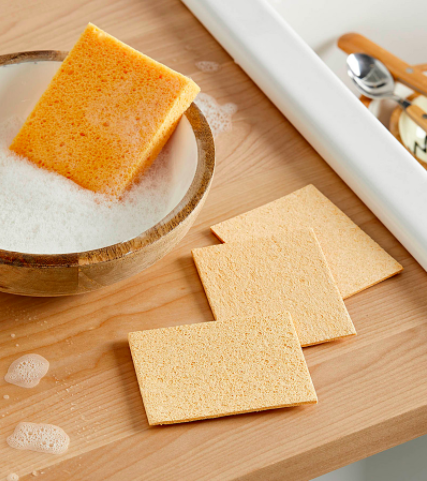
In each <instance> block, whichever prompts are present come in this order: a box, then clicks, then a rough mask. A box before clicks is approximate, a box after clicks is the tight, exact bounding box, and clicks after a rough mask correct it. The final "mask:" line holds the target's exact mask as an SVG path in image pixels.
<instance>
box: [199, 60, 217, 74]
mask: <svg viewBox="0 0 427 481" xmlns="http://www.w3.org/2000/svg"><path fill="white" fill-rule="evenodd" d="M196 67H197V68H198V69H199V70H201V71H202V72H216V71H217V70H219V63H216V62H210V61H208V60H202V61H200V62H196Z"/></svg>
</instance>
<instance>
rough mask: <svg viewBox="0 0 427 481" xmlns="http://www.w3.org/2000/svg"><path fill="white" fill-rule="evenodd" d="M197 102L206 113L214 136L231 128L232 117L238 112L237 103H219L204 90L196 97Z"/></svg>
mask: <svg viewBox="0 0 427 481" xmlns="http://www.w3.org/2000/svg"><path fill="white" fill-rule="evenodd" d="M196 104H197V105H198V106H199V107H200V110H201V111H202V112H203V113H204V115H205V117H206V120H207V121H208V123H209V126H210V128H211V130H212V133H213V135H214V137H217V136H218V135H219V134H221V133H222V132H227V131H229V130H231V126H232V122H231V118H232V116H233V115H234V114H235V113H236V112H237V105H236V104H233V103H227V104H224V105H219V103H218V102H217V101H216V100H215V99H214V98H213V97H212V96H211V95H208V94H205V93H203V92H202V93H200V94H199V95H198V96H197V97H196Z"/></svg>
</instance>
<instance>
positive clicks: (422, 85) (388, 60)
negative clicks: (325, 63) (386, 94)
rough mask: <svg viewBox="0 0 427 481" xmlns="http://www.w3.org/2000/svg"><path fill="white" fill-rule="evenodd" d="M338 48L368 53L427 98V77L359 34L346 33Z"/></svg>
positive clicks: (402, 81)
mask: <svg viewBox="0 0 427 481" xmlns="http://www.w3.org/2000/svg"><path fill="white" fill-rule="evenodd" d="M338 47H339V48H340V49H341V50H343V51H344V52H346V53H348V54H350V53H366V54H367V55H372V57H375V58H377V59H378V60H381V62H382V63H383V64H384V65H385V66H386V67H387V68H388V69H389V70H390V72H391V74H392V75H393V77H394V78H395V79H396V80H398V81H399V82H401V83H403V84H405V85H407V86H408V87H410V88H412V89H414V90H416V91H417V92H420V93H421V94H423V95H426V96H427V77H426V76H425V75H423V74H422V73H421V72H420V71H419V70H417V69H415V68H414V67H412V66H411V65H409V64H407V63H406V62H404V61H403V60H401V59H400V58H398V57H396V56H395V55H393V54H392V53H390V52H388V51H387V50H385V49H383V48H382V47H380V46H379V45H377V44H376V43H374V42H371V40H369V39H368V38H366V37H364V36H363V35H359V34H358V33H346V34H345V35H342V36H341V37H340V38H339V39H338Z"/></svg>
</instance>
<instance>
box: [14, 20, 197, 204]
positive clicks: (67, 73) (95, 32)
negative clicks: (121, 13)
mask: <svg viewBox="0 0 427 481" xmlns="http://www.w3.org/2000/svg"><path fill="white" fill-rule="evenodd" d="M199 90H200V89H199V87H198V86H197V85H196V84H195V83H194V82H193V81H192V80H191V79H189V78H187V77H184V76H183V75H181V74H179V73H177V72H175V71H173V70H171V69H170V68H168V67H165V66H164V65H162V64H160V63H158V62H156V61H154V60H152V59H151V58H149V57H147V56H145V55H143V54H142V53H140V52H137V51H136V50H134V49H133V48H131V47H129V46H127V45H125V44H123V43H122V42H120V41H119V40H117V39H116V38H114V37H112V36H110V35H108V34H107V33H105V32H103V31H102V30H100V29H99V28H97V27H95V26H94V25H92V24H89V25H88V26H87V27H86V29H85V31H84V32H83V34H82V35H81V37H80V39H79V40H78V41H77V43H76V45H75V46H74V47H73V49H72V50H71V52H70V53H69V55H68V56H67V58H66V59H65V60H64V62H63V63H62V65H61V67H60V68H59V70H58V72H57V73H56V75H55V76H54V78H53V79H52V81H51V83H50V85H49V87H48V88H47V90H46V91H45V92H44V94H43V95H42V97H41V98H40V100H39V101H38V103H37V105H36V106H35V108H34V110H33V111H32V113H31V114H30V115H29V117H28V118H27V120H26V122H25V124H24V125H23V127H22V128H21V130H20V131H19V133H18V135H17V136H16V137H15V139H14V140H13V142H12V145H11V146H10V149H11V150H13V151H14V152H16V153H17V154H19V155H23V156H25V157H27V158H28V159H29V160H30V161H32V162H34V163H35V164H37V165H38V166H40V167H44V168H46V169H49V170H54V171H56V172H58V173H59V174H61V175H63V176H65V177H67V178H69V179H71V180H73V181H74V182H76V183H77V184H79V185H81V186H82V187H85V188H87V189H90V190H93V191H95V192H101V193H107V194H114V195H116V196H119V195H120V194H122V193H123V191H124V190H125V189H126V188H127V187H128V186H129V185H130V184H131V182H132V180H133V179H135V177H136V176H137V175H138V174H140V173H141V172H143V171H144V170H145V169H147V168H148V167H149V166H150V165H151V164H152V162H153V161H154V159H155V158H156V156H157V154H158V153H159V152H160V150H161V149H162V147H163V145H164V144H165V143H166V141H167V140H168V138H169V137H170V135H171V134H172V132H173V130H174V129H175V127H176V125H177V123H178V121H179V119H180V118H181V115H182V114H183V113H184V112H185V110H186V109H187V108H188V107H189V106H190V104H191V102H192V101H193V100H194V98H195V97H196V95H197V93H198V92H199Z"/></svg>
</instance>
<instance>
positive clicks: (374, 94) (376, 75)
mask: <svg viewBox="0 0 427 481" xmlns="http://www.w3.org/2000/svg"><path fill="white" fill-rule="evenodd" d="M347 73H348V75H349V77H350V78H351V79H352V80H353V82H354V83H355V85H356V87H357V88H358V89H359V90H360V91H361V92H362V93H363V94H364V95H366V97H369V98H385V97H394V88H395V83H394V79H393V77H392V75H391V73H390V72H389V70H388V68H387V67H386V66H385V65H384V64H383V63H382V62H380V61H379V60H377V59H376V58H374V57H371V56H370V55H366V54H364V53H352V54H351V55H349V56H348V57H347Z"/></svg>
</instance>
